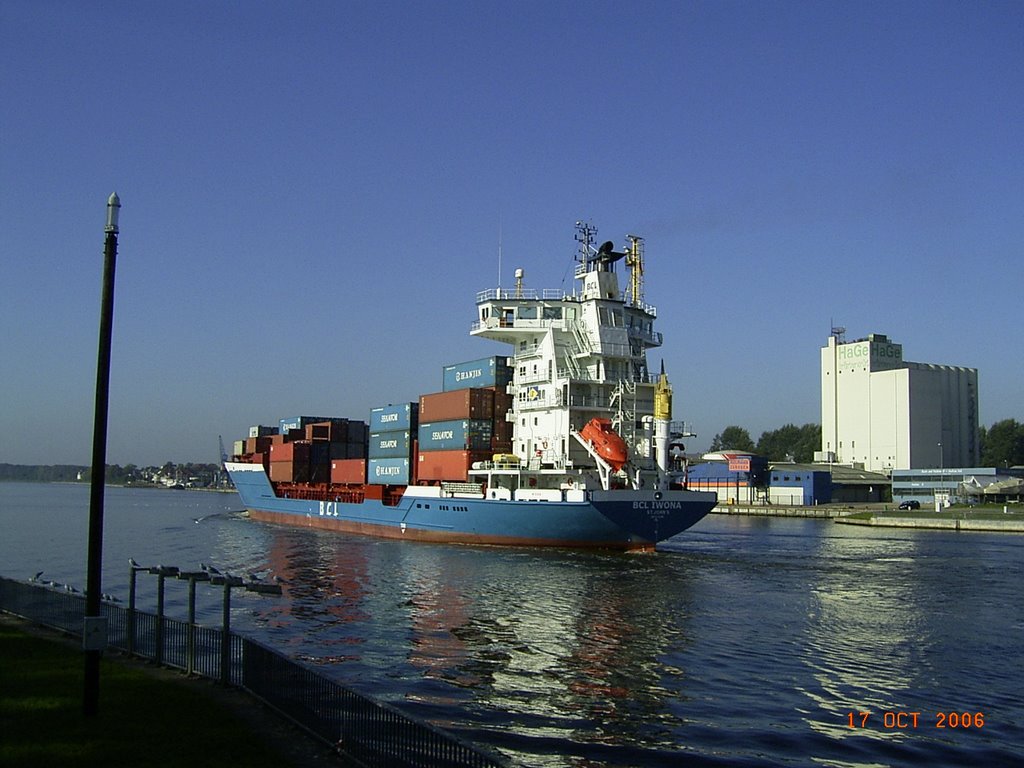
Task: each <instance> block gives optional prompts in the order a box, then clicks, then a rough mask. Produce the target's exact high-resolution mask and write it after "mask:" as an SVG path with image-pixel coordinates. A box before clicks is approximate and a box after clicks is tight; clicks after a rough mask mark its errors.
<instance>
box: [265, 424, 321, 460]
mask: <svg viewBox="0 0 1024 768" xmlns="http://www.w3.org/2000/svg"><path fill="white" fill-rule="evenodd" d="M292 431H294V430H292ZM310 445H311V444H310V443H309V442H307V441H305V440H302V441H297V442H294V443H280V444H274V443H271V445H270V463H271V464H273V463H274V462H278V461H294V462H301V463H303V464H309V449H310Z"/></svg>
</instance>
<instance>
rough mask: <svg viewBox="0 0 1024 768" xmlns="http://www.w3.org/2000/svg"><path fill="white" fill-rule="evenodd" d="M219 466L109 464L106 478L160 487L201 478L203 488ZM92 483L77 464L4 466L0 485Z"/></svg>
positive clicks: (86, 469)
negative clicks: (5, 483) (168, 481)
mask: <svg viewBox="0 0 1024 768" xmlns="http://www.w3.org/2000/svg"><path fill="white" fill-rule="evenodd" d="M218 470H219V467H218V466H217V465H216V464H194V463H191V462H190V463H186V464H175V463H173V462H170V461H169V462H167V463H166V464H164V465H163V466H162V467H138V466H136V465H135V464H127V465H125V466H123V467H122V466H121V465H120V464H107V467H106V473H105V474H104V476H103V480H104V482H105V483H107V484H109V485H146V484H152V485H160V484H165V482H166V480H176V481H177V480H180V481H181V482H185V481H187V480H189V479H192V478H201V479H202V480H203V482H202V483H201V484H203V485H206V484H209V483H210V482H212V479H213V478H214V477H216V476H217V474H218ZM91 480H92V467H89V466H81V465H74V464H0V482H4V481H7V482H22V483H74V482H83V483H88V482H91Z"/></svg>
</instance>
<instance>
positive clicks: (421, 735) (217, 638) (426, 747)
mask: <svg viewBox="0 0 1024 768" xmlns="http://www.w3.org/2000/svg"><path fill="white" fill-rule="evenodd" d="M101 608H102V612H103V615H104V616H105V617H106V619H107V645H108V646H109V647H111V648H115V649H117V650H120V651H122V652H124V653H132V654H134V655H136V656H140V657H142V658H145V659H150V660H153V661H155V662H158V663H160V664H163V665H164V666H168V667H173V668H175V669H180V670H183V671H185V672H188V673H190V674H197V675H201V676H203V677H208V678H211V679H213V680H228V681H230V683H231V684H232V685H235V686H238V687H240V688H242V689H244V690H246V691H248V692H249V693H250V694H252V695H253V696H255V697H256V698H258V699H260V700H262V701H263V702H265V703H266V704H267V705H269V706H270V707H272V708H273V709H275V710H276V711H277V712H279V713H281V714H282V715H283V716H285V717H287V718H288V719H290V720H292V721H293V722H295V723H296V724H298V725H299V726H301V727H302V728H303V729H305V730H306V731H307V732H309V733H310V734H312V735H313V736H314V737H316V738H318V739H320V740H322V741H323V742H324V743H325V744H326V745H329V746H330V747H331V748H332V749H334V750H336V751H337V753H338V754H339V755H341V756H342V757H343V758H345V759H347V760H350V761H352V762H354V763H356V764H358V765H362V766H368V767H372V768H377V767H380V768H384V767H385V766H386V767H387V768H405V767H406V766H408V767H409V768H417V767H422V768H460V767H462V766H465V768H490V766H507V765H509V763H508V761H507V760H505V759H504V758H502V757H500V756H498V755H496V754H494V753H491V752H489V751H487V750H484V749H481V748H480V747H477V746H475V745H472V744H469V743H468V742H465V741H462V740H460V739H458V738H457V737H455V736H453V735H451V734H448V733H445V732H444V731H442V730H440V729H439V728H435V727H434V726H432V725H430V724H428V723H426V722H424V721H421V720H417V719H415V718H412V717H410V716H409V715H406V714H404V713H402V712H401V711H399V710H398V709H396V708H395V707H392V706H389V705H387V704H384V703H382V702H378V701H375V700H373V699H371V698H369V697H368V696H365V695H363V694H360V693H356V692H355V691H352V690H350V689H348V688H346V687H345V686H343V685H341V684H340V683H337V682H335V681H333V680H330V679H328V678H326V677H324V676H323V675H321V674H319V673H318V672H317V671H316V670H313V669H311V668H310V667H308V666H306V665H304V664H302V663H301V662H297V661H294V660H293V659H289V658H287V657H286V656H283V655H282V654H280V653H278V652H276V651H274V650H272V649H270V648H268V647H266V646H264V645H261V644H260V643H257V642H255V641H254V640H250V639H247V638H243V637H241V636H239V635H236V634H235V633H233V632H229V633H228V636H227V643H228V646H227V649H225V648H224V646H223V644H222V643H223V639H224V633H223V632H222V630H219V629H213V628H210V627H200V626H197V625H194V624H189V623H188V622H183V621H179V620H177V619H171V618H168V617H166V616H164V617H158V616H157V615H154V614H151V613H147V612H145V611H140V610H137V609H136V610H130V609H128V608H123V607H121V606H119V605H115V604H113V603H109V602H104V603H103V604H102V607H101ZM0 610H2V611H4V612H7V613H11V614H14V615H16V616H21V617H23V618H25V619H28V620H30V621H32V622H35V623H37V624H42V625H44V626H48V627H51V628H53V629H58V630H61V631H63V632H68V633H70V634H73V635H79V636H81V634H82V623H83V618H84V615H85V598H84V597H83V596H82V595H81V594H77V593H72V592H67V591H63V590H60V589H55V588H50V587H45V586H42V585H37V584H30V583H25V582H21V581H14V580H12V579H6V578H3V577H0ZM225 659H226V660H227V661H228V665H229V666H228V669H227V670H226V673H227V674H226V675H225V674H224V670H223V669H222V663H223V660H225Z"/></svg>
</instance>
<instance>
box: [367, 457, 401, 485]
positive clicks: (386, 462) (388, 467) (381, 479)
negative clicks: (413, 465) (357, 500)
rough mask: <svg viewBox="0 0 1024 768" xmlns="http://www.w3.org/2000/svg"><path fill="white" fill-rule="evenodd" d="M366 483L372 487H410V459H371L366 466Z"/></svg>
mask: <svg viewBox="0 0 1024 768" xmlns="http://www.w3.org/2000/svg"><path fill="white" fill-rule="evenodd" d="M366 481H367V482H368V483H370V484H371V485H408V484H409V460H408V459H370V460H369V461H368V462H367V466H366Z"/></svg>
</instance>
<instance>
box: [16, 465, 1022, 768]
mask: <svg viewBox="0 0 1024 768" xmlns="http://www.w3.org/2000/svg"><path fill="white" fill-rule="evenodd" d="M88 506H89V494H88V488H87V487H86V486H82V485H58V484H22V483H0V574H2V575H4V576H7V577H9V578H17V579H26V580H27V579H29V578H30V577H32V576H34V575H35V574H36V573H37V572H38V571H43V575H42V576H41V577H40V578H41V580H42V581H53V582H54V583H55V584H57V585H59V586H60V587H61V588H62V587H63V585H64V584H67V585H69V586H71V587H74V588H78V589H81V588H82V587H84V582H85V573H86V538H87V531H88V514H89V513H88ZM239 507H240V504H239V500H238V498H237V496H235V495H234V494H219V493H202V492H192V491H174V490H153V489H123V488H108V489H107V495H106V520H105V526H104V528H105V533H104V577H103V579H104V581H103V591H104V592H106V593H109V594H112V595H114V596H116V597H119V598H120V599H122V600H126V599H127V591H128V573H129V568H128V558H129V557H132V558H134V559H135V560H137V561H138V562H140V563H143V564H145V565H157V564H162V565H174V566H178V567H180V568H182V569H195V568H198V566H199V564H200V563H208V564H213V565H215V566H216V567H217V568H219V569H221V570H223V571H229V572H231V573H233V574H237V575H240V576H244V577H248V576H249V574H255V575H258V576H261V577H265V578H269V579H273V578H275V577H277V578H281V579H283V580H284V585H283V586H284V595H283V596H282V597H280V598H273V597H264V596H257V595H255V594H248V593H243V592H241V591H236V592H235V595H234V596H233V599H232V619H231V620H232V623H233V628H234V629H237V630H238V631H240V632H243V633H245V634H248V635H250V636H253V637H255V638H256V639H258V640H260V641H262V642H265V643H268V644H270V645H272V646H273V647H275V648H277V649H279V650H281V651H282V652H284V653H286V654H289V655H291V656H293V657H297V658H301V659H303V660H305V661H306V662H308V663H310V664H312V665H315V666H316V667H317V668H318V669H319V670H321V671H322V672H323V673H325V674H328V675H330V676H331V677H333V678H335V679H337V680H339V681H341V682H343V683H345V684H347V685H349V686H351V687H353V688H356V689H358V690H360V691H363V692H365V693H369V694H371V695H374V696H377V697H379V698H381V699H383V700H386V701H388V702H390V703H392V704H395V705H396V706H398V707H400V708H402V709H403V710H405V711H407V712H409V713H410V714H413V715H416V716H418V717H421V718H425V719H427V720H429V721H431V722H433V723H435V724H438V725H440V726H442V727H444V728H446V729H449V730H451V731H452V732H455V733H457V734H458V735H460V736H462V737H465V738H468V739H470V740H473V741H476V742H479V743H483V744H486V745H488V746H490V747H492V748H494V749H497V750H498V751H499V752H501V753H503V754H505V755H507V756H508V757H510V759H512V761H513V762H514V763H515V764H517V765H524V766H538V767H541V766H553V767H557V768H562V767H570V766H578V767H580V768H584V767H586V768H596V767H598V766H644V767H646V766H662V765H664V766H669V765H671V766H676V765H680V764H689V765H698V766H700V765H722V766H726V765H729V766H732V765H741V766H760V765H766V766H767V765H834V766H888V765H908V766H909V765H919V764H927V765H948V766H961V765H974V764H977V765H1020V764H1024V700H1022V696H1021V693H1020V691H1021V688H1022V685H1024V668H1022V659H1024V598H1022V596H1021V588H1022V586H1024V536H1021V535H1018V534H988V533H955V532H945V531H911V530H886V529H874V528H868V529H865V528H861V527H854V526H841V525H835V524H833V523H831V522H829V521H827V520H793V519H773V518H761V517H759V518H747V517H733V516H729V517H725V516H711V517H709V518H707V519H705V520H704V521H702V522H701V523H699V524H698V525H697V526H696V527H695V528H693V529H691V530H690V531H688V532H687V533H685V534H683V535H682V536H680V537H678V538H677V539H675V540H672V541H670V542H668V543H667V544H666V545H664V546H663V547H662V549H661V551H659V552H657V553H655V554H646V555H637V554H613V553H592V552H574V551H567V550H558V551H545V550H538V549H501V548H488V547H467V546H444V545H435V544H419V543H409V542H401V541H398V542H395V541H378V540H374V539H362V538H357V537H349V536H344V535H340V534H335V533H324V532H317V531H311V530H300V529H293V528H285V527H277V526H272V525H265V524H260V523H255V522H253V521H251V520H248V519H246V518H245V517H244V516H242V515H240V514H239V513H238V510H239ZM139 579H140V581H139V594H140V597H139V603H140V607H142V608H145V609H149V610H153V608H154V606H155V587H156V584H155V582H156V579H155V578H153V577H149V576H146V575H142V576H140V577H139ZM186 598H187V588H186V585H185V583H184V582H175V581H172V582H170V583H169V584H168V590H167V606H168V612H169V613H170V614H171V615H173V616H180V617H181V618H184V616H185V604H186ZM220 610H221V606H220V592H219V591H218V590H216V589H214V588H207V589H205V590H204V589H202V588H201V589H200V603H199V620H200V622H201V623H205V624H208V625H210V626H218V625H219V622H220ZM684 761H685V763H684Z"/></svg>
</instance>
